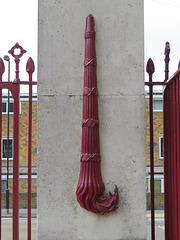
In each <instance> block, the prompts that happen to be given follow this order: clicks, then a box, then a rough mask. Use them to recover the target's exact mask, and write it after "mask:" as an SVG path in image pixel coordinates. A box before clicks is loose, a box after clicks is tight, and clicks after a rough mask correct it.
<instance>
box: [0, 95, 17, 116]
mask: <svg viewBox="0 0 180 240" xmlns="http://www.w3.org/2000/svg"><path fill="white" fill-rule="evenodd" d="M2 103H6V112H2V114H4V115H5V114H7V113H8V112H7V108H8V107H7V104H8V102H7V100H6V101H4V100H3V101H2ZM9 103H14V101H13V100H12V99H10V100H9ZM9 114H14V112H9ZM19 114H21V101H20V102H19Z"/></svg>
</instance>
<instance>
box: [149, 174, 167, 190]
mask: <svg viewBox="0 0 180 240" xmlns="http://www.w3.org/2000/svg"><path fill="white" fill-rule="evenodd" d="M147 179H148V189H147V192H148V193H150V192H151V191H150V190H151V178H150V176H147ZM154 180H161V193H164V175H162V174H161V175H156V174H155V175H154Z"/></svg>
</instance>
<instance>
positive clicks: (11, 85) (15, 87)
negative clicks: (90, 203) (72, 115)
mask: <svg viewBox="0 0 180 240" xmlns="http://www.w3.org/2000/svg"><path fill="white" fill-rule="evenodd" d="M16 49H20V53H19V54H15V50H16ZM9 53H10V54H11V55H12V56H13V57H14V60H15V64H16V69H15V79H14V81H13V82H9V81H8V82H7V81H6V82H5V81H4V82H3V81H2V75H3V73H4V62H3V60H2V59H1V58H0V112H1V111H2V89H4V88H6V89H8V90H9V91H11V94H12V98H13V99H14V123H13V141H14V144H13V220H12V223H13V238H12V239H13V240H18V239H19V105H20V104H19V103H20V85H24V84H26V85H29V124H28V227H27V239H28V240H31V141H32V85H36V84H37V82H35V81H33V80H32V74H33V72H34V62H33V60H32V58H29V59H28V61H27V65H26V71H27V73H28V75H29V81H20V79H19V62H20V58H21V57H22V56H23V54H24V53H26V50H24V49H23V48H22V47H21V46H20V45H19V44H18V43H16V44H15V45H14V46H13V47H12V48H11V50H9ZM1 137H2V114H0V138H1ZM1 147H2V146H1V144H0V152H1ZM0 170H1V164H0ZM0 187H1V171H0ZM0 189H1V188H0ZM0 192H1V191H0ZM0 202H1V198H0ZM0 220H1V211H0ZM0 239H1V221H0Z"/></svg>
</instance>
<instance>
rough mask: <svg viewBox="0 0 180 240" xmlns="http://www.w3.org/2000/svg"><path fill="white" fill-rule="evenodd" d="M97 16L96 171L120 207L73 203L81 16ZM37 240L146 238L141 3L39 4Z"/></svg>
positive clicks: (48, 0) (63, 0) (54, 0)
mask: <svg viewBox="0 0 180 240" xmlns="http://www.w3.org/2000/svg"><path fill="white" fill-rule="evenodd" d="M90 13H91V14H93V16H94V18H95V30H96V55H97V81H98V90H99V121H100V129H99V131H100V148H101V171H102V178H103V181H104V183H105V186H106V191H107V192H108V191H112V190H113V189H114V185H115V184H117V186H118V190H119V196H120V201H119V208H118V210H116V211H115V212H112V213H110V214H104V215H103V214H93V213H91V212H88V211H86V210H84V209H82V208H81V207H80V206H79V204H78V203H77V201H76V195H75V191H76V186H77V181H78V178H79V168H80V153H81V120H82V100H83V97H82V93H83V61H84V31H85V19H86V16H87V15H88V14H90ZM38 31H39V37H38V54H39V55H38V56H39V65H38V240H41V239H43V240H61V239H64V240H69V239H71V240H77V239H79V240H106V239H107V240H115V239H121V240H131V239H132V240H134V239H136V240H145V239H146V201H145V193H146V191H145V109H144V100H145V99H144V52H143V51H144V35H143V1H142V0H136V1H134V0H113V1H111V0H89V1H87V0H68V1H67V0H44V1H39V30H38Z"/></svg>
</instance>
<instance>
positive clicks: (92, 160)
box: [76, 15, 119, 213]
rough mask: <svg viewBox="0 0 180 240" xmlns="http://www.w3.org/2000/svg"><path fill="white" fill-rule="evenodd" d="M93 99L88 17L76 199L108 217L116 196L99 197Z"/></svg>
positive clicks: (91, 32)
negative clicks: (79, 166) (79, 164)
mask: <svg viewBox="0 0 180 240" xmlns="http://www.w3.org/2000/svg"><path fill="white" fill-rule="evenodd" d="M97 95H98V89H97V80H96V52H95V32H94V18H93V16H92V15H89V16H87V18H86V32H85V60H84V89H83V120H82V145H81V157H80V159H81V169H80V176H79V181H78V185H77V190H76V196H77V201H78V202H79V204H80V205H81V207H83V208H85V209H86V210H88V211H91V212H94V213H109V212H111V211H115V210H116V209H117V204H118V200H119V195H118V188H117V186H115V190H114V194H112V193H111V192H110V193H109V195H103V193H104V191H105V186H104V183H103V180H102V176H101V167H100V161H101V157H100V146H99V121H98V99H97Z"/></svg>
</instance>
